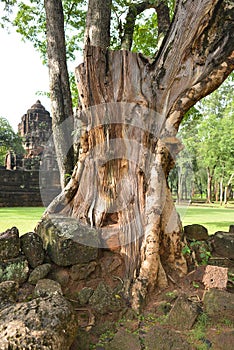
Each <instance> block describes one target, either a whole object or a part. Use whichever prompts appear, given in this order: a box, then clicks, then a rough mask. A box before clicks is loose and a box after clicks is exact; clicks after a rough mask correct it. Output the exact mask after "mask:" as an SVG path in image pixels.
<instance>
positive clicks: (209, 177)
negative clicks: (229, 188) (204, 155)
mask: <svg viewBox="0 0 234 350" xmlns="http://www.w3.org/2000/svg"><path fill="white" fill-rule="evenodd" d="M206 170H207V196H206V202H207V203H211V202H212V181H213V169H212V170H211V169H210V168H209V167H208V168H207V169H206Z"/></svg>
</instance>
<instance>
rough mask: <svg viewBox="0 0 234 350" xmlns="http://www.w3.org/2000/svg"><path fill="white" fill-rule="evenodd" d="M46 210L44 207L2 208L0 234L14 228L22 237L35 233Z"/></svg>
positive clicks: (0, 209)
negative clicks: (34, 230)
mask: <svg viewBox="0 0 234 350" xmlns="http://www.w3.org/2000/svg"><path fill="white" fill-rule="evenodd" d="M44 210H45V209H44V208H42V207H34V208H27V207H20V208H18V207H16V208H0V232H3V231H5V230H6V229H8V228H11V227H13V226H16V227H17V228H18V230H19V233H20V235H22V234H24V233H26V232H30V231H33V229H34V228H35V226H36V224H37V222H38V221H39V220H40V218H41V215H42V213H43V212H44Z"/></svg>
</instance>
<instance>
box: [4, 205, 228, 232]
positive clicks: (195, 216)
mask: <svg viewBox="0 0 234 350" xmlns="http://www.w3.org/2000/svg"><path fill="white" fill-rule="evenodd" d="M177 210H178V212H179V213H180V215H181V219H182V222H183V225H191V224H201V225H204V226H205V227H206V228H207V229H208V232H209V234H213V233H215V232H216V231H219V230H223V231H228V229H229V225H231V224H234V209H227V208H220V207H214V208H212V207H205V206H201V207H200V206H199V207H198V206H192V205H190V206H187V207H185V206H178V207H177ZM43 211H44V208H0V232H3V231H5V230H6V229H8V228H11V227H12V226H16V227H17V228H18V229H19V232H20V234H21V235H22V234H24V233H26V232H29V231H33V229H34V227H35V226H36V224H37V222H38V220H40V218H41V215H42V213H43Z"/></svg>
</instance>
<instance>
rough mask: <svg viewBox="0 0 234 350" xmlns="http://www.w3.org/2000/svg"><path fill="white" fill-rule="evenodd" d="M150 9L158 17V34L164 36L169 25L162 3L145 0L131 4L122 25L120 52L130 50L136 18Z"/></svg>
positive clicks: (166, 9) (167, 13) (156, 0)
mask: <svg viewBox="0 0 234 350" xmlns="http://www.w3.org/2000/svg"><path fill="white" fill-rule="evenodd" d="M151 8H154V9H155V10H156V12H157V15H158V30H159V34H164V35H165V34H166V32H167V30H168V28H169V25H170V17H169V9H168V6H167V5H166V4H165V2H164V1H160V0H155V1H154V2H152V0H151V1H150V0H146V1H143V2H141V3H139V4H131V5H130V6H129V10H128V14H127V17H126V22H125V25H124V35H123V37H122V40H121V49H122V50H129V51H130V50H131V47H132V41H133V33H134V27H135V22H136V18H137V16H138V15H139V14H141V13H142V12H144V11H145V10H148V9H151Z"/></svg>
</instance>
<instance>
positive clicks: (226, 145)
mask: <svg viewBox="0 0 234 350" xmlns="http://www.w3.org/2000/svg"><path fill="white" fill-rule="evenodd" d="M233 85H234V74H233V73H232V74H231V75H230V76H229V77H228V79H227V80H226V81H225V82H224V83H223V84H222V85H221V86H220V88H219V89H217V90H216V91H215V92H213V93H212V94H211V95H209V96H207V97H206V98H204V99H203V100H202V101H200V102H199V103H198V104H197V105H196V106H194V107H193V108H191V109H190V111H189V112H188V113H187V114H186V115H185V116H184V119H183V121H182V123H181V126H180V130H179V133H178V136H179V138H180V139H181V140H182V143H183V145H184V149H183V151H182V152H181V153H180V155H179V156H178V158H177V162H176V168H175V170H174V171H173V172H172V173H171V175H170V177H169V183H170V185H171V188H172V189H173V188H174V190H176V191H177V190H178V181H179V177H180V176H182V175H183V176H184V179H185V180H184V181H186V183H185V185H186V186H187V192H188V193H189V194H191V192H192V190H195V193H197V194H198V195H202V194H203V193H205V189H206V182H207V169H208V168H209V169H211V170H213V171H214V181H216V182H217V183H219V181H220V179H221V178H222V180H223V181H224V185H227V183H228V181H229V179H230V177H231V175H232V174H233V172H234V162H233V159H234V135H233V133H232V132H231V130H232V128H233V125H234V114H233V108H234V98H233V94H232V90H233Z"/></svg>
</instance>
